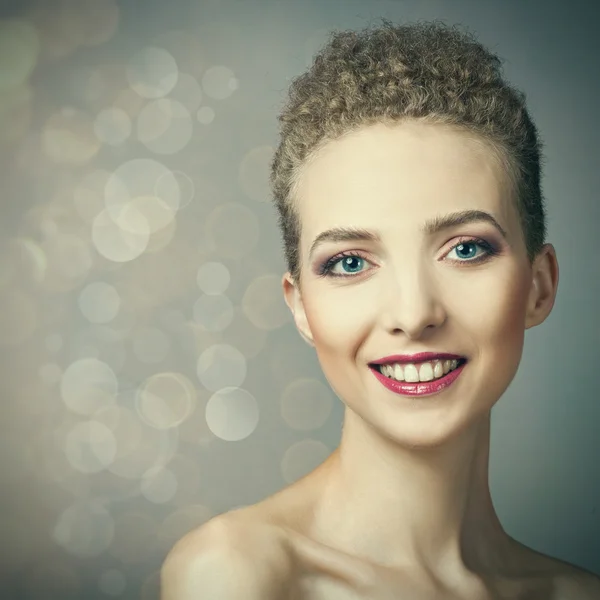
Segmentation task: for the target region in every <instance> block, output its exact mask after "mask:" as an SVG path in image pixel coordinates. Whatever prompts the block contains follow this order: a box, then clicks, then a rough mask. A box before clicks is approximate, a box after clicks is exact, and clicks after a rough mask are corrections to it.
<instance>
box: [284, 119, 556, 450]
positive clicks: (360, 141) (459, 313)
mask: <svg viewBox="0 0 600 600" xmlns="http://www.w3.org/2000/svg"><path fill="white" fill-rule="evenodd" d="M488 152H489V151H487V150H486V149H485V148H483V147H482V146H480V145H477V144H476V143H475V142H473V141H471V140H469V139H468V138H467V137H465V136H463V135H462V134H460V133H457V132H456V131H451V130H448V129H444V128H442V127H436V126H432V125H424V124H418V123H415V122H410V123H404V124H401V125H396V126H394V127H388V126H385V125H383V124H377V125H374V126H370V127H368V128H365V129H362V130H360V131H358V132H354V133H352V134H350V135H348V136H347V137H345V138H342V139H339V140H336V141H333V142H330V143H329V144H328V145H327V146H326V147H325V148H324V149H323V151H322V152H321V153H320V154H319V155H318V156H317V157H316V158H315V159H314V160H313V161H312V162H309V163H308V164H307V165H306V167H305V170H304V171H303V174H302V179H301V182H300V186H299V190H298V201H299V206H298V210H299V214H300V219H301V223H302V235H301V240H300V252H301V260H302V269H303V274H302V281H301V284H302V293H301V294H300V291H299V289H298V288H297V287H294V286H293V282H291V280H290V279H289V274H286V276H285V277H284V294H285V298H286V302H287V303H288V306H289V307H290V309H291V310H292V312H293V313H294V318H295V321H296V325H297V327H298V329H299V330H300V332H301V333H302V335H303V336H304V337H305V338H307V339H308V340H309V341H310V342H311V343H312V344H313V345H314V347H315V349H316V352H317V355H318V358H319V361H320V364H321V367H322V369H323V372H324V374H325V377H326V378H327V380H328V381H329V383H330V385H331V386H332V388H333V390H334V391H335V392H336V394H337V395H338V396H339V397H340V398H341V399H342V400H343V401H344V402H345V404H346V405H347V407H348V408H350V409H351V410H352V411H354V412H355V413H357V414H358V415H360V416H361V417H362V418H363V419H364V420H365V421H367V422H368V423H370V424H372V425H374V426H375V427H376V428H377V429H379V430H381V431H383V432H385V434H386V436H387V437H389V438H391V439H395V440H397V441H403V442H404V443H405V444H407V445H413V446H415V445H431V444H437V443H440V442H442V441H443V440H444V439H447V438H448V437H450V436H451V435H452V434H453V433H456V432H458V431H459V430H461V429H462V428H463V427H465V426H467V425H468V424H470V423H471V422H473V420H474V419H476V418H477V417H479V416H481V415H483V414H484V413H485V412H487V411H489V410H490V409H491V407H492V406H493V405H494V403H495V402H496V401H497V400H498V398H499V397H500V396H501V395H502V393H503V392H504V391H505V390H506V388H507V387H508V385H509V383H510V382H511V380H512V379H513V377H514V375H515V373H516V371H517V369H518V365H519V362H520V359H521V354H522V349H523V341H524V332H525V329H527V328H528V327H530V326H532V325H534V324H537V323H538V322H541V320H543V319H544V318H545V316H546V315H543V316H542V317H540V316H539V314H538V315H537V319H538V320H537V321H536V322H533V321H532V320H531V319H529V317H528V314H529V313H528V308H530V309H532V308H533V306H534V305H535V303H536V288H537V286H536V284H535V283H534V281H535V278H534V277H533V276H532V268H531V265H530V264H529V262H528V260H527V255H526V250H525V245H524V240H523V234H522V231H521V228H520V224H519V221H518V215H517V212H516V209H515V208H514V207H513V205H512V202H511V201H510V199H509V197H508V191H507V186H506V185H505V182H504V180H503V177H502V171H501V167H500V166H499V165H497V163H496V162H494V160H493V159H492V157H491V155H490V154H488ZM461 211H481V212H483V213H487V214H488V215H491V217H493V219H494V220H495V221H496V222H497V223H498V225H499V227H500V228H501V230H502V231H504V234H503V233H501V230H499V229H498V228H497V227H495V226H494V224H493V223H492V222H491V221H490V220H487V221H486V220H477V221H473V222H468V223H464V224H458V225H454V226H452V227H447V228H442V229H438V230H436V231H426V230H425V229H424V225H425V224H426V223H430V222H431V221H432V220H433V219H436V218H437V219H439V218H444V217H445V216H447V215H449V214H452V213H459V212H461ZM344 227H345V228H360V229H363V230H368V231H369V232H372V233H373V234H374V237H375V236H378V237H379V239H378V240H376V239H347V240H342V241H336V240H334V239H327V238H325V239H323V240H322V241H320V242H319V243H317V244H316V245H314V246H313V244H314V243H315V241H316V240H317V238H319V237H322V236H323V234H324V232H326V231H327V230H330V229H333V228H344ZM461 243H462V244H465V245H464V246H460V245H459V244H461ZM457 246H458V247H457ZM340 253H343V254H342V255H341V256H340ZM344 256H345V257H344ZM348 256H349V257H348ZM340 258H341V260H337V259H340ZM332 259H333V260H332ZM336 260H337V262H335V261H336ZM328 261H329V264H328V267H327V263H328ZM325 267H326V268H325ZM324 268H325V270H324ZM327 269H329V271H327ZM550 309H551V304H550V306H549V308H548V310H547V312H549V311H550ZM532 319H533V317H532ZM422 351H430V352H450V353H454V354H458V355H461V356H465V357H466V358H467V359H468V363H467V365H466V366H465V368H464V369H463V372H462V374H461V375H460V377H459V378H458V380H457V381H456V382H455V383H454V384H453V385H452V386H450V387H449V388H447V389H445V390H444V391H442V392H441V393H438V394H436V395H433V396H428V397H422V398H419V397H417V398H414V397H407V396H399V395H397V394H395V393H393V392H391V391H389V390H388V389H387V388H385V387H384V386H383V385H382V384H381V383H380V382H379V381H378V379H377V378H376V377H375V375H374V373H373V372H372V369H371V368H370V367H369V363H371V362H373V361H376V360H378V359H380V358H383V357H386V356H389V355H392V354H414V353H417V352H422Z"/></svg>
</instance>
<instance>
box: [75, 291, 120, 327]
mask: <svg viewBox="0 0 600 600" xmlns="http://www.w3.org/2000/svg"><path fill="white" fill-rule="evenodd" d="M78 302H79V309H80V310H81V312H82V314H83V315H84V317H86V318H87V319H88V321H90V322H91V323H108V322H109V321H112V320H113V319H114V318H115V317H116V316H117V313H118V312H119V307H120V306H121V298H120V296H119V292H117V290H116V289H115V288H114V287H113V286H112V285H110V284H109V283H105V282H103V281H96V282H94V283H90V284H89V285H87V286H86V287H85V289H83V290H82V292H81V293H80V294H79V300H78Z"/></svg>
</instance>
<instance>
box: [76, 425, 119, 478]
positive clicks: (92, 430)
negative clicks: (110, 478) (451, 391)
mask: <svg viewBox="0 0 600 600" xmlns="http://www.w3.org/2000/svg"><path fill="white" fill-rule="evenodd" d="M64 449H65V455H66V457H67V459H68V461H69V464H70V465H71V466H72V467H73V468H74V469H76V470H77V471H79V472H80V473H98V472H100V471H103V470H104V469H106V467H108V465H110V464H111V463H112V462H113V460H114V458H115V456H116V454H117V441H116V440H115V436H114V435H113V434H112V431H111V430H110V429H109V428H108V427H106V425H104V424H103V423H100V422H98V421H85V422H83V423H78V424H77V425H75V426H74V427H73V429H71V431H70V432H69V433H68V434H67V436H66V439H65V445H64Z"/></svg>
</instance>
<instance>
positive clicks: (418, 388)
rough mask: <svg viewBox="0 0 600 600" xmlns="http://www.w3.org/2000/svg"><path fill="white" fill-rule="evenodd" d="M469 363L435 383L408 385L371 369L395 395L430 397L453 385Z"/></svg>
mask: <svg viewBox="0 0 600 600" xmlns="http://www.w3.org/2000/svg"><path fill="white" fill-rule="evenodd" d="M466 364H467V363H463V364H462V365H460V366H459V367H457V368H456V369H454V371H450V372H449V373H448V374H447V375H444V377H442V378H440V379H436V380H434V381H419V382H416V383H407V382H406V381H396V380H395V379H390V378H389V377H386V376H385V375H383V374H382V373H380V372H379V371H378V370H377V369H375V368H374V367H369V368H370V369H371V371H372V372H373V374H374V375H375V377H377V379H379V381H380V382H381V383H382V384H383V385H384V386H385V387H386V388H387V389H388V390H390V391H392V392H394V393H395V394H401V395H402V396H430V395H431V394H437V393H439V392H441V391H442V390H444V389H446V388H447V387H448V386H450V385H452V384H453V383H454V382H455V381H456V380H457V379H458V377H459V375H460V374H461V373H462V371H463V368H464V367H465V365H466Z"/></svg>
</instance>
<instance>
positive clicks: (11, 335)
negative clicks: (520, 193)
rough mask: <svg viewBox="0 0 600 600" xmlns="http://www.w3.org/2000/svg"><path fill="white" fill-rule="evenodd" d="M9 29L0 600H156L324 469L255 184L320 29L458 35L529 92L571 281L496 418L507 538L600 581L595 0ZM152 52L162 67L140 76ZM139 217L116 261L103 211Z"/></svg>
mask: <svg viewBox="0 0 600 600" xmlns="http://www.w3.org/2000/svg"><path fill="white" fill-rule="evenodd" d="M1 10H2V11H3V12H2V13H1V14H0V17H1V19H0V21H2V23H3V24H4V25H1V24H0V44H2V46H1V47H2V50H1V51H0V123H1V124H2V127H1V128H0V158H1V162H0V177H1V179H0V181H2V188H3V191H2V196H1V198H2V200H1V202H2V204H1V207H2V208H1V210H2V213H1V219H0V228H1V229H0V232H1V234H2V239H1V243H2V252H1V253H0V308H1V310H0V344H1V350H2V364H1V368H2V378H1V380H2V388H1V389H2V407H3V411H4V413H3V416H2V419H1V425H0V427H1V432H2V436H1V438H0V456H1V459H2V478H3V479H2V481H3V483H2V486H1V488H0V498H1V501H2V503H3V506H4V508H3V511H2V515H1V516H0V539H1V540H2V542H1V544H2V547H1V561H0V563H1V564H0V568H1V571H2V586H3V590H4V595H2V597H3V598H4V597H6V598H13V597H14V598H17V597H20V598H44V599H46V598H55V597H56V598H61V599H65V598H84V597H85V598H88V599H95V598H107V597H109V598H129V597H131V598H133V597H135V598H143V599H144V600H146V599H149V598H157V597H158V571H159V568H160V564H161V562H162V560H163V559H164V556H165V555H166V553H167V552H168V550H169V549H170V547H171V546H172V545H173V544H174V543H175V541H176V540H177V539H178V538H179V537H181V536H182V535H183V534H184V533H185V532H186V531H189V530H190V529H192V528H193V527H196V526H197V525H199V524H201V523H202V522H204V521H205V520H206V519H208V518H210V517H212V516H214V515H216V514H218V513H221V512H224V511H226V510H229V509H231V508H234V507H237V506H242V505H246V504H251V503H254V502H257V501H259V500H260V499H262V498H264V497H265V496H267V495H269V494H271V493H273V492H275V491H276V490H278V489H280V488H282V487H283V486H285V485H287V484H288V483H291V482H292V481H294V480H296V479H297V478H299V477H300V476H302V475H304V474H305V473H307V472H308V471H310V470H311V469H312V468H314V467H315V466H316V465H317V464H319V463H320V462H321V461H322V460H323V459H324V458H325V457H326V456H327V454H328V453H329V452H331V451H332V450H333V449H334V448H335V447H336V445H337V443H338V441H339V436H340V431H341V419H342V414H343V411H342V404H341V402H340V401H339V400H338V399H337V398H335V396H334V395H333V393H332V392H331V390H330V389H329V388H328V386H327V383H326V381H325V379H324V377H323V375H322V373H321V371H320V369H319V365H318V361H317V359H316V356H315V355H314V353H313V350H312V349H311V348H309V347H308V346H306V345H305V344H304V343H303V342H302V341H301V339H300V337H299V336H298V334H297V332H296V330H295V328H294V326H293V323H292V321H291V318H290V316H289V314H288V313H287V308H286V307H285V305H284V303H283V299H282V295H281V289H280V287H279V280H280V276H281V274H282V273H283V271H284V268H285V266H284V263H283V255H282V249H281V242H280V238H279V232H278V231H277V228H276V217H275V213H274V209H273V208H272V207H271V205H270V204H269V189H268V185H267V177H268V161H269V159H270V157H271V155H272V152H273V150H274V147H275V145H276V143H277V122H276V114H277V111H278V109H279V107H280V104H281V102H282V101H283V99H284V97H285V91H286V87H287V84H288V82H289V79H290V78H291V77H293V76H296V75H297V74H299V73H300V72H302V71H303V70H304V69H305V68H306V67H307V66H308V65H309V64H310V61H311V58H312V56H313V54H314V52H315V51H316V50H317V49H318V48H319V47H320V46H321V45H322V43H323V42H324V41H325V35H326V33H327V31H328V30H329V29H332V28H336V29H346V28H354V29H359V28H363V27H365V26H366V25H368V24H369V23H372V22H374V23H376V22H377V21H378V20H379V18H380V17H388V18H390V19H392V20H403V21H412V20H416V19H432V18H437V19H443V20H445V21H447V22H451V23H462V24H463V25H466V26H467V27H468V28H469V29H470V30H472V31H473V32H474V33H475V34H476V35H477V37H478V38H479V39H480V40H481V41H482V42H483V43H484V44H486V45H487V46H488V47H490V48H491V49H492V50H493V51H495V52H497V53H498V54H499V55H500V56H501V57H502V58H503V59H505V73H506V76H507V77H508V79H509V80H510V81H512V82H513V83H514V84H516V85H517V86H518V87H520V88H521V89H522V90H524V91H525V92H526V94H527V98H528V105H529V108H530V111H531V114H532V116H533V119H534V121H535V122H536V124H537V125H538V127H539V130H540V133H541V138H542V140H543V141H544V143H545V156H546V159H547V160H546V166H545V173H544V179H543V189H544V193H545V196H546V199H547V208H548V231H549V236H548V241H550V242H551V243H553V244H554V246H555V248H556V251H557V255H558V259H559V265H560V285H559V292H558V297H557V301H556V304H555V306H554V309H553V311H552V314H551V315H550V317H549V318H548V320H547V321H546V323H544V324H543V325H542V326H540V327H538V328H535V329H533V330H530V331H528V332H527V335H526V343H525V350H524V354H523V359H522V363H521V366H520V369H519V371H518V373H517V376H516V378H515V379H514V381H513V383H512V384H511V386H510V387H509V389H508V390H507V392H506V393H505V395H504V396H503V398H502V399H501V400H500V402H499V403H498V405H497V406H496V407H495V408H494V410H493V418H492V426H493V431H492V450H491V465H490V471H491V487H492V494H493V498H494V502H495V504H496V507H497V510H498V513H499V515H500V518H501V520H502V522H503V524H504V526H505V528H506V529H507V530H508V532H509V533H510V534H511V535H513V536H514V537H516V538H517V539H519V540H520V541H522V542H523V543H525V544H528V545H530V546H532V547H534V548H535V549H537V550H539V551H541V552H544V553H548V554H550V555H553V556H556V557H559V558H562V559H564V560H567V561H569V562H572V563H574V564H576V565H580V566H582V567H584V568H587V569H588V570H591V571H594V572H596V573H598V574H600V510H599V507H598V504H599V502H598V500H599V496H600V470H599V469H598V467H597V466H596V460H597V459H598V457H599V454H600V438H599V436H598V434H597V430H598V426H599V425H600V408H599V401H600V384H599V383H598V380H597V379H596V374H597V373H598V358H597V355H596V348H597V346H598V341H599V339H600V317H599V311H598V297H599V296H600V277H599V274H600V267H599V266H598V265H599V264H600V263H599V261H598V252H599V250H600V248H599V246H598V227H599V225H600V203H599V202H598V199H597V191H598V187H599V183H600V181H599V171H600V170H599V169H598V152H597V146H596V140H597V134H598V130H599V127H598V125H599V123H598V119H599V118H598V113H597V98H598V93H599V92H600V89H599V85H598V59H597V57H598V55H599V51H600V48H599V43H598V41H597V40H598V37H597V28H598V20H599V17H600V5H599V4H598V3H592V2H587V1H583V0H575V1H571V2H568V3H567V2H550V1H547V0H539V1H535V2H534V1H506V0H504V1H500V0H498V1H481V0H477V1H475V0H471V1H466V0H462V1H461V0H457V1H455V2H444V1H442V0H437V1H436V0H431V1H427V2H415V1H408V0H407V1H391V0H390V1H376V0H370V1H367V0H362V1H358V0H355V1H344V2H342V1H339V2H335V1H329V2H323V1H317V0H312V1H307V0H304V1H303V2H298V1H296V0H294V1H292V0H289V1H274V0H273V1H267V0H264V1H258V0H244V1H243V2H242V1H238V2H233V1H228V2H227V1H225V0H223V1H220V2H219V1H216V0H213V1H206V2H203V1H201V0H198V1H196V2H188V1H185V0H173V1H172V2H168V3H167V2H163V1H162V0H161V1H159V0H152V1H149V0H144V1H142V0H122V1H120V2H118V3H115V2H114V1H112V0H98V1H97V2H90V3H88V4H86V3H81V2H80V3H73V2H71V3H69V2H64V3H63V4H61V3H58V2H55V1H54V0H52V1H47V2H44V3H36V2H27V3H19V4H16V3H15V4H14V5H10V4H6V3H5V4H4V5H3V7H2V9H1ZM15 18H23V19H26V20H27V22H28V23H29V24H30V25H29V26H28V27H29V29H27V26H26V31H27V32H29V33H28V34H27V35H30V34H31V31H35V32H36V33H35V34H34V35H33V37H31V35H30V37H27V36H26V35H25V33H23V32H24V31H25V30H23V29H18V26H15V25H14V22H11V19H15ZM115 19H118V21H116V20H115ZM6 23H9V25H6ZM11 23H12V24H11ZM15 27H16V28H15ZM15 32H17V33H18V35H17V34H15ZM11 36H12V37H11ZM15 36H16V37H15ZM15 39H16V40H17V41H15ZM32 40H33V41H32ZM146 47H155V48H159V49H161V52H163V53H162V54H160V56H162V57H163V58H164V57H165V56H166V55H165V54H164V51H167V52H168V53H169V54H170V56H171V57H172V59H173V61H174V62H173V63H164V65H163V64H162V63H161V64H159V65H158V66H156V65H154V66H153V65H152V64H150V65H148V64H145V66H144V63H143V61H140V60H139V55H138V53H139V52H140V51H142V52H144V48H146ZM136 56H137V57H138V58H136ZM147 56H152V55H147ZM154 56H156V55H154ZM173 64H174V65H175V67H173ZM161 65H162V66H161ZM175 82H177V83H175ZM173 101H176V102H177V103H178V104H175V103H173ZM115 106H116V107H118V109H119V111H120V112H114V107H115ZM107 109H111V110H112V111H113V112H103V111H106V110H107ZM135 159H152V160H154V161H157V162H159V163H161V165H162V167H161V168H162V171H161V170H159V167H157V166H156V165H154V164H153V163H152V164H151V163H145V164H142V166H143V168H142V169H141V171H139V172H137V175H135V173H133V172H132V171H127V168H125V170H123V168H124V167H123V165H127V164H128V163H129V161H132V160H135ZM130 166H131V165H130ZM173 172H176V176H173V175H172V173H173ZM115 174H116V175H115ZM161 174H162V175H161ZM134 175H135V178H134ZM159 175H161V177H159ZM118 176H120V179H119V177H118ZM115 177H116V179H115ZM157 178H158V179H157ZM115 181H116V182H117V183H119V182H120V183H121V184H122V185H125V189H126V191H125V192H123V189H122V188H119V187H118V185H117V188H114V184H115ZM111 182H112V184H111ZM173 182H176V184H174V185H175V188H174V187H173V185H171V184H173ZM111 185H113V187H111ZM128 186H129V187H128ZM115 189H116V191H115ZM174 190H175V191H174ZM139 195H145V196H148V195H151V196H157V197H159V198H161V199H162V202H163V203H162V204H159V205H156V204H144V205H139V207H138V208H139V209H140V210H139V211H138V212H137V213H135V211H134V213H135V214H134V213H132V214H134V217H135V215H137V217H135V218H134V217H131V216H130V219H132V220H130V221H127V220H126V221H119V223H120V225H119V227H121V230H122V229H123V228H124V229H125V230H128V231H129V234H131V232H132V230H135V231H134V235H133V238H132V237H131V235H130V236H129V237H127V236H125V239H126V243H125V244H124V245H123V243H122V241H121V242H119V243H117V242H114V241H113V242H111V239H112V238H110V237H107V236H109V235H117V234H115V233H114V231H113V230H114V227H116V226H113V229H110V227H109V226H108V225H107V223H108V221H106V220H105V221H102V219H101V218H100V217H99V216H98V215H99V214H100V213H102V211H103V210H104V211H106V207H107V206H109V205H110V203H111V202H115V201H122V202H124V204H122V205H119V206H121V208H122V207H123V206H124V205H125V204H126V203H127V202H128V201H132V199H134V198H135V197H136V196H139ZM177 197H178V198H179V200H178V202H177V201H176V200H177ZM115 198H117V200H115ZM123 198H125V200H126V201H127V202H126V201H125V200H123ZM111 206H113V208H114V205H111ZM140 207H141V208H140ZM152 207H154V209H152ZM157 207H158V208H157ZM159 209H160V210H159ZM152 210H155V212H152ZM161 210H162V212H161ZM140 211H141V214H142V215H144V216H145V218H146V221H145V222H147V223H150V224H151V225H150V226H148V227H150V229H151V231H150V234H151V235H149V234H148V231H146V233H145V234H143V233H144V232H143V231H142V230H143V229H144V227H146V225H143V226H142V225H140V222H141V221H139V219H138V220H136V218H138V217H139V215H140ZM144 211H146V212H144ZM156 211H158V212H156ZM103 214H104V215H105V216H106V213H103ZM98 219H100V220H98ZM128 228H129V229H128ZM111 232H112V233H111ZM140 232H141V233H140ZM117 233H118V232H117ZM136 236H137V237H136ZM117 237H118V236H117ZM140 240H141V241H140ZM132 248H133V250H132ZM136 248H137V250H136ZM207 265H208V266H207Z"/></svg>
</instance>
